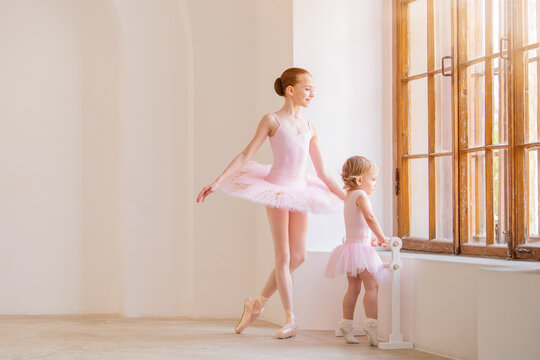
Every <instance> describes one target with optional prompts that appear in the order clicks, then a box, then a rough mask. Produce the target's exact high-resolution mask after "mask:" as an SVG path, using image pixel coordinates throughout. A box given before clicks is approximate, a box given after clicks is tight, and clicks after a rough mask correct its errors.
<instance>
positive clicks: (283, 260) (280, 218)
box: [259, 208, 308, 339]
mask: <svg viewBox="0 0 540 360" xmlns="http://www.w3.org/2000/svg"><path fill="white" fill-rule="evenodd" d="M266 211H267V214H268V222H269V223H270V230H271V232H272V238H273V240H274V258H275V267H274V269H273V270H272V272H271V273H270V276H269V277H268V280H267V281H266V284H265V285H264V287H263V290H262V291H261V295H260V296H259V298H269V297H271V296H272V294H274V293H275V292H276V290H279V295H280V298H281V303H282V304H283V309H284V310H285V315H286V324H285V326H284V327H283V328H281V329H279V330H278V331H277V332H276V337H277V338H280V339H285V338H288V337H293V336H296V329H297V325H296V320H295V318H294V313H293V300H292V299H293V296H292V295H293V289H292V277H291V273H292V272H293V271H294V270H295V269H297V268H298V267H299V266H300V265H301V264H302V263H303V262H304V259H305V258H306V233H307V225H308V221H307V219H308V217H307V214H305V213H298V212H289V211H287V210H282V209H276V208H267V209H266Z"/></svg>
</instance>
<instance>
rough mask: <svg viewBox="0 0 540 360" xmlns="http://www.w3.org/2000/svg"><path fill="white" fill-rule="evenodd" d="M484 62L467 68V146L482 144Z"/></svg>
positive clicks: (483, 133)
mask: <svg viewBox="0 0 540 360" xmlns="http://www.w3.org/2000/svg"><path fill="white" fill-rule="evenodd" d="M485 102H486V101H485V81H484V63H479V64H475V65H472V66H470V67H469V68H468V69H467V111H468V120H469V121H468V123H467V136H468V146H469V147H472V146H479V145H484V142H485V141H484V137H485V131H484V125H485Z"/></svg>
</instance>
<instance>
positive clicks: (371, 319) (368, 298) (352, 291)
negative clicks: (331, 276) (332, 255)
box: [340, 270, 379, 346]
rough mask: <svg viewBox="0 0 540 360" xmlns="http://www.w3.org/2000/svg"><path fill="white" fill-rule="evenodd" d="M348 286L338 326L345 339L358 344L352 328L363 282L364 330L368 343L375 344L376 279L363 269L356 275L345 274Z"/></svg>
mask: <svg viewBox="0 0 540 360" xmlns="http://www.w3.org/2000/svg"><path fill="white" fill-rule="evenodd" d="M347 281H348V282H349V286H348V288H347V292H346V293H345V296H344V297H343V320H341V323H340V328H341V332H342V333H343V336H344V338H345V341H346V342H347V343H350V344H358V340H356V339H355V338H354V335H353V334H352V330H353V318H354V308H355V307H356V302H357V300H358V296H359V295H360V290H361V289H362V283H364V290H365V293H364V311H365V312H366V322H365V324H364V330H365V331H366V333H367V335H368V339H369V343H370V345H374V346H376V345H377V312H378V303H377V294H378V291H379V285H378V283H377V280H376V279H375V278H374V277H373V275H371V273H369V272H368V271H367V270H364V271H363V272H362V273H360V274H358V276H357V277H353V276H347Z"/></svg>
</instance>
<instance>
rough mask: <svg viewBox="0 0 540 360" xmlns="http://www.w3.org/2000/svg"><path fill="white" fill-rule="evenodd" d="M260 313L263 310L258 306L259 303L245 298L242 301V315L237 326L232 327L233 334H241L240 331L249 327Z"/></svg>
mask: <svg viewBox="0 0 540 360" xmlns="http://www.w3.org/2000/svg"><path fill="white" fill-rule="evenodd" d="M262 311H263V308H261V307H260V306H259V303H258V302H257V301H256V300H255V299H252V298H249V297H248V298H246V299H245V300H244V312H243V313H242V317H241V318H240V321H238V324H236V326H235V327H234V332H236V333H237V334H240V333H242V331H244V330H245V329H246V328H247V327H248V326H249V325H251V323H252V322H254V321H255V320H257V318H258V317H259V315H261V312H262Z"/></svg>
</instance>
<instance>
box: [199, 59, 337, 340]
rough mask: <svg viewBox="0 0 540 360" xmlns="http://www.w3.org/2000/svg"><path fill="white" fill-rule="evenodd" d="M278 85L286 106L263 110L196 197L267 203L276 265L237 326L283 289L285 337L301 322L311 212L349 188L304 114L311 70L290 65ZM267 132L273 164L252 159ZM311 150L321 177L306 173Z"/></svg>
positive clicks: (325, 209) (332, 204) (330, 208)
mask: <svg viewBox="0 0 540 360" xmlns="http://www.w3.org/2000/svg"><path fill="white" fill-rule="evenodd" d="M274 89H275V91H276V92H277V94H278V95H280V96H283V97H284V104H283V107H282V108H281V109H280V110H279V111H277V112H275V113H270V114H266V115H264V116H263V118H262V119H261V121H260V122H259V125H258V127H257V131H256V133H255V136H254V137H253V139H252V140H251V142H250V143H249V144H248V145H247V147H246V148H245V149H244V150H243V151H242V152H241V153H240V154H238V155H237V156H236V157H235V158H234V159H233V160H232V161H231V163H230V164H229V165H228V166H227V167H226V168H225V170H223V172H222V173H221V175H219V176H218V177H217V179H216V180H214V182H212V183H211V184H210V185H208V186H205V187H204V188H203V189H202V190H201V192H200V193H199V195H198V196H197V202H201V201H204V199H205V198H206V197H207V196H208V195H210V194H211V193H212V192H214V191H215V190H216V189H218V188H221V190H223V191H224V192H225V193H227V194H229V195H232V196H237V197H241V198H245V199H248V200H251V201H254V202H257V203H262V204H264V205H266V211H267V215H268V221H269V223H270V230H271V232H272V238H273V242H274V254H275V255H274V256H275V267H274V269H273V270H272V272H271V273H270V276H269V277H268V280H267V281H266V284H265V285H264V287H263V289H262V291H261V293H260V294H259V296H258V298H257V299H252V298H246V299H245V301H244V312H243V313H242V316H241V318H240V320H239V322H238V324H237V325H236V327H235V329H234V330H235V332H236V333H238V334H240V333H241V332H242V331H244V329H246V328H247V327H248V326H249V325H250V324H251V323H252V322H253V321H255V320H256V319H257V318H258V317H259V315H260V314H261V312H262V311H263V308H264V305H265V304H266V302H267V300H268V299H269V298H270V297H271V296H272V294H274V293H275V291H276V290H278V291H279V294H280V297H281V302H282V304H283V308H284V310H285V315H286V316H285V325H284V326H283V327H282V328H281V329H279V330H278V331H277V332H276V337H277V338H279V339H285V338H290V337H294V336H296V332H297V328H298V326H297V323H296V319H295V317H294V312H293V301H292V300H293V296H292V295H293V292H292V278H291V273H292V272H293V271H294V270H295V269H296V268H298V266H300V265H301V264H302V262H303V261H304V259H305V255H306V233H307V225H308V222H307V221H308V219H307V212H313V213H331V212H337V211H340V210H341V208H342V207H343V201H342V200H343V199H345V193H344V192H343V191H342V190H341V189H340V187H339V185H338V184H337V182H336V181H335V180H334V179H333V178H332V177H330V176H328V174H327V173H326V170H325V168H324V164H323V160H322V157H321V154H320V152H319V145H318V135H317V131H316V130H315V128H314V127H313V125H312V124H311V123H310V122H309V121H307V120H305V119H303V118H302V117H301V115H300V110H301V108H305V107H308V106H309V103H310V101H311V100H312V99H313V89H314V85H313V79H312V77H311V74H310V73H309V72H308V71H306V70H304V69H300V68H291V69H287V70H285V71H284V72H283V74H282V75H281V76H280V77H279V78H277V79H276V81H275V82H274ZM267 137H268V138H269V139H270V146H271V148H272V153H273V156H274V164H273V165H272V166H270V165H261V164H258V163H256V162H252V161H249V160H250V159H251V157H252V156H253V155H254V154H255V152H256V151H257V150H258V149H259V147H260V146H261V145H262V143H263V142H264V141H265V139H266V138H267ZM308 154H309V155H310V156H311V160H312V162H313V165H314V167H315V170H316V171H317V176H318V179H317V178H315V177H313V176H310V175H307V174H306V173H305V167H306V161H307V157H308Z"/></svg>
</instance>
